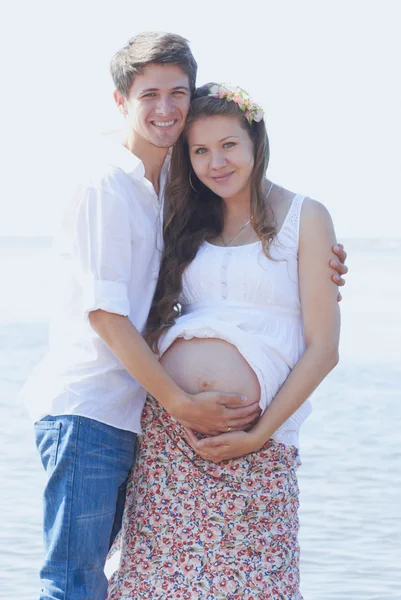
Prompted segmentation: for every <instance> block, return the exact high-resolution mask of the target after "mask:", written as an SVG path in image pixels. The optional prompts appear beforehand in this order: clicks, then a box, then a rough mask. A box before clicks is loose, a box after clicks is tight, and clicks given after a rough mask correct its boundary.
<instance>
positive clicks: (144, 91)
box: [141, 85, 190, 94]
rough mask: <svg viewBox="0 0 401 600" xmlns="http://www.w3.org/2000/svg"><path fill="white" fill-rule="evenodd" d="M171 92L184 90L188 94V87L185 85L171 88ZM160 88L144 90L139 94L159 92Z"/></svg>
mask: <svg viewBox="0 0 401 600" xmlns="http://www.w3.org/2000/svg"><path fill="white" fill-rule="evenodd" d="M171 90H172V91H173V92H175V91H177V90H186V91H187V92H190V89H189V87H187V86H186V85H177V86H175V87H173V88H171ZM159 91H160V88H146V89H144V90H141V94H145V93H146V92H159Z"/></svg>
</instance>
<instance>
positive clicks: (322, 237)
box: [299, 198, 336, 252]
mask: <svg viewBox="0 0 401 600" xmlns="http://www.w3.org/2000/svg"><path fill="white" fill-rule="evenodd" d="M335 243H336V236H335V232H334V226H333V221H332V218H331V216H330V213H329V211H328V210H327V208H326V207H325V205H324V204H322V203H321V202H318V201H317V200H313V199H312V198H305V199H304V201H303V204H302V210H301V219H300V231H299V247H300V250H302V249H303V250H304V251H307V250H308V249H310V250H312V251H313V250H314V251H316V252H319V251H320V250H323V249H324V248H330V249H331V247H332V246H333V245H334V244H335Z"/></svg>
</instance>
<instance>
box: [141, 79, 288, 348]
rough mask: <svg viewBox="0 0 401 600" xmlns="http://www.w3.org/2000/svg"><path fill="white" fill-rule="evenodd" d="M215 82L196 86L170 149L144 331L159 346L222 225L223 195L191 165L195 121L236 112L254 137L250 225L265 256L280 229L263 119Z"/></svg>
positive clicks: (146, 336)
mask: <svg viewBox="0 0 401 600" xmlns="http://www.w3.org/2000/svg"><path fill="white" fill-rule="evenodd" d="M212 85H214V84H213V83H208V84H206V85H204V86H202V87H200V88H198V89H197V90H196V92H195V94H194V96H193V99H192V102H191V106H190V109H189V113H188V117H187V120H186V124H185V128H184V131H183V132H182V134H181V136H180V138H179V139H178V141H177V143H176V145H175V146H174V149H173V152H172V157H171V167H170V174H169V179H168V182H167V185H166V190H165V218H164V249H163V254H162V261H161V268H160V274H159V279H158V282H157V286H156V291H155V295H154V298H153V303H152V307H151V310H150V313H149V317H148V321H147V327H146V334H145V338H146V340H147V342H148V344H149V345H150V347H151V348H152V349H153V350H154V351H156V352H157V350H158V341H159V339H160V336H161V335H162V333H163V332H164V331H165V330H166V329H168V328H169V327H171V325H173V324H174V322H175V319H176V317H177V316H178V315H179V302H178V298H179V295H180V292H181V290H182V275H183V272H184V270H185V268H186V267H187V266H188V265H189V263H190V262H191V261H192V260H193V259H194V258H195V256H196V253H197V252H198V249H199V247H200V245H201V244H202V243H203V242H204V241H205V240H206V239H207V238H211V237H214V236H216V235H219V234H220V233H221V232H222V231H223V227H224V201H223V200H222V199H221V198H220V197H219V196H217V195H216V194H215V193H214V192H212V190H210V189H209V188H208V187H206V186H205V185H203V184H202V182H201V181H200V180H199V179H198V178H197V176H196V174H195V173H194V171H193V170H192V169H191V161H190V158H189V148H188V141H187V132H188V128H189V127H190V125H191V123H193V122H194V121H196V120H198V119H200V118H204V117H214V116H233V117H236V118H237V119H238V120H239V122H240V124H241V126H242V127H243V128H244V129H245V130H246V131H247V132H248V134H249V137H250V138H251V140H252V142H253V147H254V159H255V163H254V167H253V170H252V174H251V217H252V226H253V228H254V230H255V232H256V233H257V235H258V237H259V238H260V240H261V242H262V245H263V250H264V252H265V254H266V255H267V256H269V246H270V243H271V241H272V239H273V238H274V236H275V234H276V228H275V227H274V225H273V223H272V220H271V219H269V217H268V211H267V210H266V208H267V207H266V202H265V198H266V190H265V189H264V181H265V179H264V178H265V173H266V170H267V166H268V163H269V154H270V152H269V140H268V137H267V132H266V127H265V124H264V120H262V121H260V122H259V123H257V122H255V121H253V122H252V124H249V123H248V121H247V119H246V118H245V116H244V113H243V112H242V111H241V109H240V108H239V106H238V105H237V104H236V103H235V102H227V100H225V99H220V98H213V97H211V96H209V95H208V94H209V89H210V87H211V86H212ZM190 177H191V179H190ZM190 181H191V183H192V186H193V187H192V186H191V185H190ZM195 190H196V191H195Z"/></svg>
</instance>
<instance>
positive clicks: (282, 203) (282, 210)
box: [267, 184, 296, 230]
mask: <svg viewBox="0 0 401 600" xmlns="http://www.w3.org/2000/svg"><path fill="white" fill-rule="evenodd" d="M295 196H296V194H295V193H294V192H291V191H290V190H287V189H285V188H283V187H281V186H279V185H277V184H275V185H274V187H273V189H272V191H271V193H270V195H269V198H268V200H267V210H268V211H271V212H270V214H269V217H270V218H272V220H273V223H274V226H275V227H276V229H277V230H279V229H281V226H282V224H283V223H284V221H285V218H286V216H287V214H288V211H289V210H290V208H291V204H292V201H293V199H294V197H295Z"/></svg>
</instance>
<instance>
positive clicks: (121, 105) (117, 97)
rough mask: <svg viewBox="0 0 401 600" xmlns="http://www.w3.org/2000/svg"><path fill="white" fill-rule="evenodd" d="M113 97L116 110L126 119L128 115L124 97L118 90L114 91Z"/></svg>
mask: <svg viewBox="0 0 401 600" xmlns="http://www.w3.org/2000/svg"><path fill="white" fill-rule="evenodd" d="M113 97H114V101H115V103H116V105H117V108H118V110H119V111H120V113H121V114H122V115H123V116H124V117H126V116H127V114H128V111H127V106H126V101H125V97H124V96H123V94H122V93H121V92H119V91H118V90H114V92H113Z"/></svg>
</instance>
